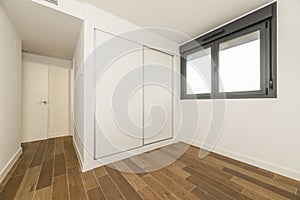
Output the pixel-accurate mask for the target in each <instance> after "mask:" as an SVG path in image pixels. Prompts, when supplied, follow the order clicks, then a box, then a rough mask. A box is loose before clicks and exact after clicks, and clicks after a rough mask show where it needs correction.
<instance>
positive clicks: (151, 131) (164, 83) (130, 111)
mask: <svg viewBox="0 0 300 200" xmlns="http://www.w3.org/2000/svg"><path fill="white" fill-rule="evenodd" d="M173 63H174V56H173V55H172V54H171V53H169V52H165V51H163V50H159V49H156V48H152V47H149V46H145V45H143V44H140V43H138V42H134V41H132V40H130V39H124V38H123V37H121V36H114V35H112V34H110V33H107V32H103V31H101V30H95V53H94V66H95V69H94V70H95V152H94V157H95V159H100V158H104V157H109V156H112V155H116V154H118V153H121V152H124V151H128V150H133V149H137V148H141V147H144V146H147V145H151V144H155V143H158V142H161V141H166V140H169V139H172V138H173V101H174V100H173V94H172V91H173V79H174V78H173V76H174V73H173Z"/></svg>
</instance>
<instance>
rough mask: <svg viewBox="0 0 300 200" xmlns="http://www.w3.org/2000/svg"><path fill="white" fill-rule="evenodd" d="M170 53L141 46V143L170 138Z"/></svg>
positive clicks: (171, 133)
mask: <svg viewBox="0 0 300 200" xmlns="http://www.w3.org/2000/svg"><path fill="white" fill-rule="evenodd" d="M172 69H173V56H172V55H169V54H166V53H163V52H160V51H157V50H154V49H150V48H144V144H150V143H155V142H159V141H162V140H166V139H171V138H172V137H173V109H172V108H173V102H172V98H173V96H172V90H173V87H172V85H173V84H172V82H173V78H172V77H173V71H172Z"/></svg>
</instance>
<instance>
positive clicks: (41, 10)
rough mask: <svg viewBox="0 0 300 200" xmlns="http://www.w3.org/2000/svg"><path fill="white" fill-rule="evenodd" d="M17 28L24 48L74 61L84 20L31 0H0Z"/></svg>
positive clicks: (32, 51)
mask: <svg viewBox="0 0 300 200" xmlns="http://www.w3.org/2000/svg"><path fill="white" fill-rule="evenodd" d="M0 3H1V6H2V7H3V9H4V10H5V12H6V14H7V15H8V17H9V18H10V20H11V22H12V23H13V25H14V26H15V28H16V29H17V32H18V33H19V35H20V37H21V39H22V41H23V44H22V45H23V49H26V50H28V51H29V52H31V53H36V54H39V55H44V56H50V57H55V58H63V59H69V60H71V59H72V57H73V50H74V48H75V45H76V42H77V37H78V34H79V31H80V28H81V24H82V21H81V20H80V19H78V18H75V17H72V16H70V15H66V14H64V13H61V12H59V11H56V10H54V9H51V8H47V7H45V6H42V5H39V4H36V3H33V2H31V1H29V0H0Z"/></svg>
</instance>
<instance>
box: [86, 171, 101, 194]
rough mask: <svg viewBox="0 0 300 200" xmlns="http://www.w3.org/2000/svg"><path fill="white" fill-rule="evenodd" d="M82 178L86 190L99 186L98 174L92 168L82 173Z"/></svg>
mask: <svg viewBox="0 0 300 200" xmlns="http://www.w3.org/2000/svg"><path fill="white" fill-rule="evenodd" d="M82 179H83V182H84V185H85V188H86V190H90V189H92V188H95V187H98V186H99V185H98V181H97V179H96V176H95V174H94V172H93V171H92V170H91V171H87V172H84V173H82Z"/></svg>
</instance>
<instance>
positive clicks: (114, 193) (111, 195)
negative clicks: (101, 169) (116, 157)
mask: <svg viewBox="0 0 300 200" xmlns="http://www.w3.org/2000/svg"><path fill="white" fill-rule="evenodd" d="M98 180H99V183H100V185H101V187H102V189H103V192H104V195H105V197H106V199H108V200H109V199H116V200H117V199H124V198H123V196H122V195H121V193H120V192H119V190H118V189H117V187H116V186H115V185H114V183H113V182H112V180H111V179H110V177H109V176H108V175H105V176H101V177H99V178H98Z"/></svg>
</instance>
